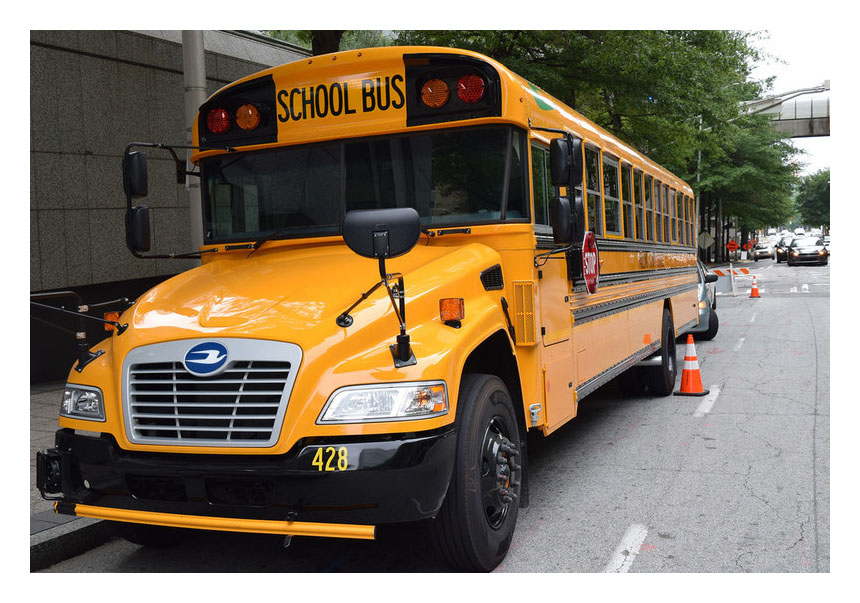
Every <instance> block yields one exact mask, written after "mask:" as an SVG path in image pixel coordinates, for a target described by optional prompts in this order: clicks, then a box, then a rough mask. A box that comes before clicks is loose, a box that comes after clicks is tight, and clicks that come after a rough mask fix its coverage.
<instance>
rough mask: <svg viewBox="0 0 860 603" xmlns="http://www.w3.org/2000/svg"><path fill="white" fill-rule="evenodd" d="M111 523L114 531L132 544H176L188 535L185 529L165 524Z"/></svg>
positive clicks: (163, 546) (161, 547)
mask: <svg viewBox="0 0 860 603" xmlns="http://www.w3.org/2000/svg"><path fill="white" fill-rule="evenodd" d="M113 525H114V532H115V533H116V535H117V536H119V537H120V538H124V539H125V540H128V541H129V542H131V543H132V544H139V545H141V546H146V547H152V548H159V549H163V548H169V547H172V546H174V545H177V544H179V543H180V542H182V541H183V540H184V539H185V538H186V537H187V535H188V531H187V530H183V529H181V528H169V527H167V526H153V525H148V524H142V523H127V522H125V521H115V522H113Z"/></svg>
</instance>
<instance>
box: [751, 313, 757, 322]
mask: <svg viewBox="0 0 860 603" xmlns="http://www.w3.org/2000/svg"><path fill="white" fill-rule="evenodd" d="M756 316H757V314H753V315H752V316H750V322H755V317H756Z"/></svg>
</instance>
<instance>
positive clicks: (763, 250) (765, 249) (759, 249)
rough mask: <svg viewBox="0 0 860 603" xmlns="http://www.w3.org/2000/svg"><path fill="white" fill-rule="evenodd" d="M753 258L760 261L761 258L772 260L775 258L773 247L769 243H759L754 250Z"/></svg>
mask: <svg viewBox="0 0 860 603" xmlns="http://www.w3.org/2000/svg"><path fill="white" fill-rule="evenodd" d="M752 258H753V259H754V260H755V261H756V262H757V261H759V258H767V259H769V260H772V259H773V258H774V254H773V247H771V246H770V245H769V244H767V243H758V244H757V245H756V246H755V247H754V248H753V250H752Z"/></svg>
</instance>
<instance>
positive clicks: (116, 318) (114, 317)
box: [104, 312, 119, 331]
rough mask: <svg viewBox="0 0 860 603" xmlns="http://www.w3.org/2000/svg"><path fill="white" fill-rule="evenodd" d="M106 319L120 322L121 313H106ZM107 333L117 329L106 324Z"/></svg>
mask: <svg viewBox="0 0 860 603" xmlns="http://www.w3.org/2000/svg"><path fill="white" fill-rule="evenodd" d="M104 319H105V320H110V321H113V322H119V312H105V314H104ZM105 331H116V327H115V326H113V325H111V324H108V323H105Z"/></svg>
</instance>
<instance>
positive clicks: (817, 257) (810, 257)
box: [788, 253, 830, 264]
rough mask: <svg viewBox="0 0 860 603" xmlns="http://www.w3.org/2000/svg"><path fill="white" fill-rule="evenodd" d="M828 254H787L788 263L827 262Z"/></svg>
mask: <svg viewBox="0 0 860 603" xmlns="http://www.w3.org/2000/svg"><path fill="white" fill-rule="evenodd" d="M828 257H830V256H829V255H821V254H818V253H814V254H813V253H801V254H800V255H798V256H792V255H789V256H788V263H789V264H824V263H826V262H827V258H828Z"/></svg>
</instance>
